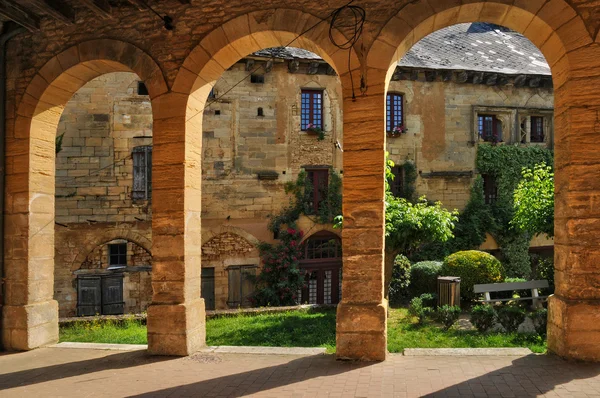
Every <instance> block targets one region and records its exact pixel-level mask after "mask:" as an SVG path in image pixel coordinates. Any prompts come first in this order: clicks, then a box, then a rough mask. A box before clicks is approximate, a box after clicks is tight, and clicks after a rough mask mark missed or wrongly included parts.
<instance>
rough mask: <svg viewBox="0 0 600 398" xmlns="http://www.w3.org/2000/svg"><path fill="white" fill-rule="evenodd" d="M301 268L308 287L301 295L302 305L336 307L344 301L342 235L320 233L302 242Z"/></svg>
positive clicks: (299, 295) (304, 288)
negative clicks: (329, 305)
mask: <svg viewBox="0 0 600 398" xmlns="http://www.w3.org/2000/svg"><path fill="white" fill-rule="evenodd" d="M303 252H304V257H303V258H302V260H300V268H301V269H302V270H303V271H304V272H305V273H306V276H305V285H304V287H303V288H302V289H301V291H300V292H298V297H299V302H300V303H301V304H337V303H339V302H340V300H341V298H342V242H341V239H340V237H339V236H337V235H335V234H333V233H331V232H328V231H319V232H316V233H314V234H313V235H311V236H310V237H308V238H307V239H305V240H304V242H303Z"/></svg>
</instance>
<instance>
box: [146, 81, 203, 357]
mask: <svg viewBox="0 0 600 398" xmlns="http://www.w3.org/2000/svg"><path fill="white" fill-rule="evenodd" d="M187 98H188V96H187V95H185V94H178V93H168V94H164V95H162V96H160V97H157V98H155V99H153V101H152V112H153V114H154V125H153V164H152V242H153V245H152V256H153V265H152V289H153V295H152V304H151V305H150V307H149V308H148V351H149V352H150V353H152V354H158V355H189V354H191V353H193V352H195V351H197V350H198V349H200V348H201V347H202V346H204V344H205V311H204V300H203V299H202V298H200V257H201V241H200V212H201V184H202V173H201V153H202V151H201V150H202V134H201V131H200V132H196V134H193V133H190V132H189V131H188V132H187V133H186V127H187V126H186V117H185V112H186V104H187Z"/></svg>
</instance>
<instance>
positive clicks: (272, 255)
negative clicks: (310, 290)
mask: <svg viewBox="0 0 600 398" xmlns="http://www.w3.org/2000/svg"><path fill="white" fill-rule="evenodd" d="M302 236H303V232H302V231H299V230H297V229H296V227H295V226H293V225H292V226H290V227H289V228H288V229H287V230H283V231H281V235H280V241H279V243H276V244H269V243H261V244H260V245H259V247H258V248H259V251H260V255H261V258H262V262H263V267H262V269H261V272H260V274H258V275H257V276H256V280H255V282H256V290H255V292H254V295H253V296H252V298H251V299H250V301H251V302H252V304H253V305H256V306H274V307H276V306H285V305H295V304H296V301H297V295H298V290H299V289H300V288H302V286H303V285H304V272H303V271H302V270H301V269H300V264H299V260H300V258H301V257H302V250H301V245H300V241H301V240H302Z"/></svg>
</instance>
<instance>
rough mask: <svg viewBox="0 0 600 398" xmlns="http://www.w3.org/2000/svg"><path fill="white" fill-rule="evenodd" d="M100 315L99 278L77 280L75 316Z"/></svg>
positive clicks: (100, 287) (82, 277) (100, 294)
mask: <svg viewBox="0 0 600 398" xmlns="http://www.w3.org/2000/svg"><path fill="white" fill-rule="evenodd" d="M101 313H102V280H101V278H100V276H79V277H78V278H77V316H93V315H96V314H101Z"/></svg>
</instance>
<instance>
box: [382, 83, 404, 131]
mask: <svg viewBox="0 0 600 398" xmlns="http://www.w3.org/2000/svg"><path fill="white" fill-rule="evenodd" d="M394 98H399V101H398V105H399V109H397V110H396V109H392V107H393V106H394V105H395V104H394V103H393V99H394ZM396 112H399V113H400V115H399V118H400V124H398V123H397V121H396V119H397V118H398V116H397V115H396ZM397 126H404V94H402V93H397V92H391V93H387V95H386V97H385V130H386V132H388V133H391V132H392V131H393V130H394V128H395V127H397Z"/></svg>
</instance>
